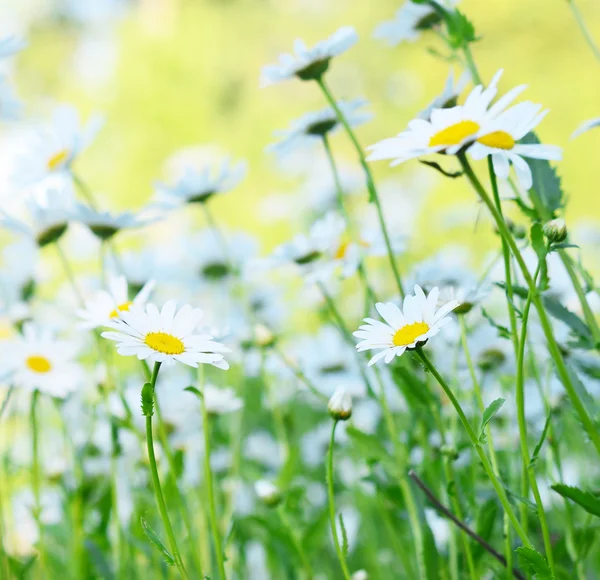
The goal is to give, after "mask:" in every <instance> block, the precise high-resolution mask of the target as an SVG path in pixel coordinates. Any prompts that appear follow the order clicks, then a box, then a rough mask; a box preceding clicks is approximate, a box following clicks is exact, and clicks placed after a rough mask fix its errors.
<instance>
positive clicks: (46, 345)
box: [0, 322, 82, 398]
mask: <svg viewBox="0 0 600 580" xmlns="http://www.w3.org/2000/svg"><path fill="white" fill-rule="evenodd" d="M76 354H77V347H76V345H75V344H73V343H71V342H67V341H64V340H60V339H57V338H56V337H55V336H54V334H53V333H52V332H50V331H48V330H46V329H38V328H36V327H35V326H34V325H33V324H32V323H30V322H28V323H25V324H24V325H23V335H22V336H19V337H17V338H15V339H13V340H11V341H9V342H8V343H7V344H5V345H4V346H3V348H2V354H1V355H0V356H1V358H2V367H3V368H5V369H8V370H9V371H10V373H11V374H12V377H11V382H12V383H13V384H14V385H16V386H17V387H21V388H23V389H27V390H29V391H33V390H36V389H37V390H39V391H40V392H42V393H45V394H48V395H50V396H52V397H60V398H64V397H66V396H67V395H68V394H69V393H70V392H72V391H74V390H75V389H76V388H77V386H78V384H79V383H80V380H81V375H82V373H81V368H80V367H79V365H78V364H77V363H76V362H75V356H76Z"/></svg>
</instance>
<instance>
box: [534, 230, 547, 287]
mask: <svg viewBox="0 0 600 580" xmlns="http://www.w3.org/2000/svg"><path fill="white" fill-rule="evenodd" d="M531 247H532V248H533V251H534V252H535V253H536V256H537V257H538V260H539V262H540V274H539V282H538V287H539V289H540V290H541V291H542V292H543V291H544V290H547V289H548V287H549V286H550V280H549V278H548V266H547V264H546V256H547V255H548V250H547V248H546V238H545V237H544V232H543V230H542V224H540V223H535V224H533V225H532V226H531Z"/></svg>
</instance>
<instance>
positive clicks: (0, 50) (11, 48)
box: [0, 36, 27, 58]
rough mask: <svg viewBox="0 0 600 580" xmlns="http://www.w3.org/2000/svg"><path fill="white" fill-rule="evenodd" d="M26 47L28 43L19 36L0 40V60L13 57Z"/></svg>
mask: <svg viewBox="0 0 600 580" xmlns="http://www.w3.org/2000/svg"><path fill="white" fill-rule="evenodd" d="M26 46H27V42H25V41H24V40H23V39H22V38H19V37H18V36H5V37H4V38H0V58H6V57H7V56H12V55H13V54H16V53H17V52H19V51H21V50H23V49H24V48H25V47H26Z"/></svg>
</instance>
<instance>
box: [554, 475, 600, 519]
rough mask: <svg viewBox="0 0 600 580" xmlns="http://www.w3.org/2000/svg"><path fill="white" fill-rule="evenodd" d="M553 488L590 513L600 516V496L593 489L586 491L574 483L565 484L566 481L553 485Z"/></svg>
mask: <svg viewBox="0 0 600 580" xmlns="http://www.w3.org/2000/svg"><path fill="white" fill-rule="evenodd" d="M551 489H553V490H554V491H555V492H556V493H558V494H559V495H562V496H563V497H564V498H567V499H570V500H571V501H573V502H575V503H576V504H577V505H579V506H581V507H582V508H583V509H584V510H585V511H586V512H588V513H589V514H592V515H594V516H598V517H600V498H598V497H597V496H595V495H594V494H593V493H592V492H591V491H584V490H583V489H579V488H578V487H575V486H573V485H565V484H564V483H557V484H555V485H552V486H551Z"/></svg>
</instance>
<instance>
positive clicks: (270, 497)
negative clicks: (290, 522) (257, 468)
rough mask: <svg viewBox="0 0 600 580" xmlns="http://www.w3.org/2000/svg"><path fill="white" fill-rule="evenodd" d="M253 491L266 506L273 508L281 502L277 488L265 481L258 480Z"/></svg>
mask: <svg viewBox="0 0 600 580" xmlns="http://www.w3.org/2000/svg"><path fill="white" fill-rule="evenodd" d="M254 491H255V492H256V495H257V496H258V499H260V500H261V501H262V502H263V503H264V504H265V505H266V506H268V507H275V506H276V505H277V504H279V502H280V501H281V492H280V491H279V488H278V487H277V486H276V485H275V484H274V483H271V482H270V481H267V480H266V479H259V480H258V481H257V482H256V483H255V484H254Z"/></svg>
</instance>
